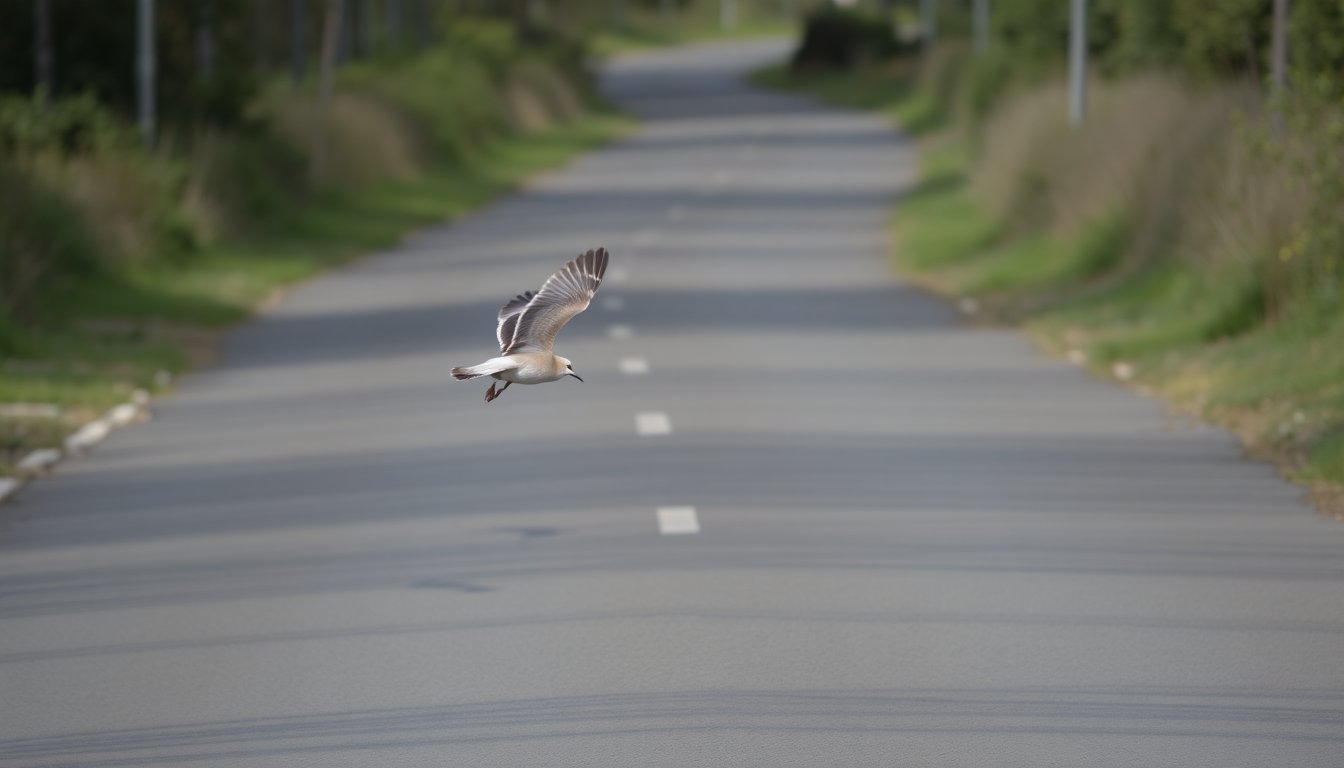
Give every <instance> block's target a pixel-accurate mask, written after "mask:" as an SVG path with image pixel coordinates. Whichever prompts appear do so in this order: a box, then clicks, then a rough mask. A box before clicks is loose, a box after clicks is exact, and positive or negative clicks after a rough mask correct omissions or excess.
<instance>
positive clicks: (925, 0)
mask: <svg viewBox="0 0 1344 768" xmlns="http://www.w3.org/2000/svg"><path fill="white" fill-rule="evenodd" d="M920 26H921V27H922V28H923V29H922V31H923V35H922V38H923V42H924V45H933V42H934V41H935V40H937V39H938V0H920Z"/></svg>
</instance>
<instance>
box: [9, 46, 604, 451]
mask: <svg viewBox="0 0 1344 768" xmlns="http://www.w3.org/2000/svg"><path fill="white" fill-rule="evenodd" d="M470 34H471V35H472V38H471V39H470V40H468V41H464V40H461V39H459V40H455V41H450V42H452V43H456V44H454V45H448V46H444V47H443V48H442V49H439V50H433V51H430V52H426V53H423V54H421V55H419V56H416V57H414V58H408V59H402V60H398V61H386V62H381V63H365V64H357V65H352V66H350V67H347V68H346V69H344V70H343V71H342V72H340V73H339V76H338V80H337V83H338V87H337V92H336V96H335V99H334V101H333V104H332V108H331V111H330V117H329V119H328V120H326V121H325V123H326V125H327V131H328V133H327V142H328V149H327V152H326V160H325V163H324V164H323V165H322V168H321V169H318V168H316V167H315V166H316V164H317V160H316V157H315V152H316V149H315V144H314V136H315V135H316V130H317V126H318V125H319V124H320V122H319V121H318V120H317V119H316V118H317V111H318V106H317V102H316V100H315V99H314V97H313V95H312V89H311V87H309V88H302V89H296V88H294V87H292V86H289V85H286V84H281V83H276V84H274V85H273V86H271V87H270V88H269V89H268V90H267V91H265V92H264V93H263V94H262V95H261V97H260V98H259V99H257V100H256V103H255V104H254V105H253V106H252V109H251V114H250V118H249V121H248V123H247V124H246V125H244V126H240V127H238V128H236V129H234V130H231V131H228V132H213V133H207V132H197V133H196V134H194V135H193V136H191V138H190V141H189V142H186V141H180V140H177V139H174V138H173V137H172V136H169V137H166V140H165V141H164V142H163V144H164V146H163V147H162V148H161V149H160V150H159V151H158V152H155V153H153V154H149V153H145V152H143V151H141V150H140V149H139V147H138V144H137V142H136V141H135V137H134V135H133V134H132V132H131V129H130V127H129V126H125V125H119V124H117V122H116V121H115V120H114V119H113V118H112V117H111V116H109V115H107V114H106V113H103V112H101V110H100V109H99V108H98V107H97V105H93V104H91V103H90V102H71V103H68V104H64V105H62V104H58V105H56V108H55V109H53V110H50V111H49V112H48V114H47V117H45V118H40V119H39V118H36V117H33V115H35V114H37V112H36V111H35V110H33V109H31V104H24V103H23V102H10V103H9V104H7V105H5V106H6V109H7V110H9V113H8V114H7V115H6V117H7V121H6V122H5V126H4V127H5V128H6V129H7V130H8V131H9V133H8V135H9V136H10V137H11V141H13V137H15V136H16V135H17V136H18V137H19V142H23V141H27V142H28V145H27V146H24V145H22V144H20V146H18V147H14V146H11V147H10V148H9V149H10V152H11V154H10V157H9V158H0V159H6V163H5V167H4V168H3V169H0V171H2V172H0V201H3V202H4V204H3V205H0V282H3V283H4V285H3V288H2V289H0V309H2V310H3V311H0V358H3V365H0V404H10V405H13V404H38V405H41V406H55V407H56V411H57V412H56V413H55V414H54V415H52V414H50V413H44V412H43V411H44V410H45V411H49V410H50V409H49V408H45V409H37V410H36V411H34V412H32V413H29V414H26V415H16V414H15V413H13V412H11V413H9V414H7V415H4V416H0V474H5V473H8V472H12V470H13V465H14V463H15V462H16V461H17V460H18V459H19V458H20V457H22V456H23V455H24V454H25V453H26V452H27V451H29V450H31V449H33V448H37V447H43V446H59V445H60V443H61V440H62V439H63V438H64V436H65V435H67V434H68V433H69V432H70V431H71V430H72V429H73V428H74V427H75V426H76V425H78V424H80V423H82V422H84V421H87V420H88V419H89V418H92V417H93V416H96V415H97V414H98V413H100V412H102V411H103V410H104V409H106V408H108V407H109V406H111V405H113V404H115V403H118V402H123V401H125V400H126V399H127V397H128V395H129V393H130V392H131V391H132V390H134V389H137V388H143V389H147V390H150V391H153V390H155V389H156V380H157V382H158V384H159V385H160V386H161V385H162V383H163V382H164V380H165V378H166V377H164V376H163V375H162V374H161V373H160V372H169V373H177V372H180V371H183V370H185V369H188V368H190V367H191V366H193V365H197V364H200V363H201V362H203V361H205V360H208V359H209V356H210V354H211V350H212V348H213V341H214V339H215V338H216V337H217V335H218V333H219V332H220V331H221V330H222V329H224V328H226V327H228V326H230V325H231V324H234V323H236V322H238V321H240V320H242V319H244V318H246V317H247V316H248V315H249V314H251V313H252V312H253V311H254V310H255V309H256V308H257V307H258V306H259V305H261V304H262V303H263V302H264V301H266V300H267V299H268V297H271V296H273V295H275V294H276V292H277V291H278V290H280V289H281V288H283V287H284V286H286V285H288V284H291V283H293V282H295V281H298V280H301V279H303V278H305V277H308V276H310V275H312V274H314V273H316V272H318V271H320V270H322V269H324V268H326V267H329V266H331V265H334V264H339V263H341V262H344V261H347V260H349V259H351V258H353V257H355V256H357V255H359V254H362V253H367V252H369V251H371V250H375V249H377V248H381V247H385V246H388V245H390V244H392V243H394V242H396V241H397V240H398V239H399V237H400V236H401V235H403V234H404V233H405V232H407V231H408V230H410V229H413V228H415V227H418V226H422V225H425V224H429V223H432V222H437V221H441V220H444V219H446V218H451V217H453V216H456V215H460V214H462V213H464V212H466V211H469V210H471V209H473V208H476V207H479V206H480V205H481V204H483V203H484V202H486V201H488V200H489V199H491V198H492V197H493V196H495V195H497V194H499V193H500V192H501V191H503V190H506V189H509V188H510V187H513V186H516V185H517V184H518V183H520V182H521V181H522V180H524V179H526V178H527V177H528V176H530V175H533V174H535V173H537V172H538V171H541V170H543V169H546V168H551V167H554V166H556V165H558V164H560V163H562V162H563V161H565V160H566V159H568V158H570V157H572V156H573V155H575V154H576V153H578V152H580V151H581V150H584V149H587V148H590V147H593V146H595V145H598V144H600V143H602V142H605V141H607V140H610V139H611V138H613V137H615V136H617V135H619V134H621V133H623V132H624V131H626V130H627V129H628V127H629V123H628V121H627V120H626V119H625V118H623V117H621V116H620V115H617V114H616V113H614V112H613V111H611V110H609V109H607V108H605V107H603V106H602V105H600V104H599V103H598V101H597V99H596V97H595V95H594V93H593V92H592V90H591V86H590V83H589V82H588V79H587V76H586V74H585V73H584V72H583V71H582V65H581V62H580V61H579V59H578V56H577V54H576V52H575V51H573V50H569V51H554V52H547V51H540V52H539V51H535V50H533V51H524V50H523V46H521V45H518V44H517V43H516V42H511V41H510V40H509V39H508V35H507V33H506V32H505V30H503V29H502V28H495V29H475V30H471V31H470ZM25 109H26V110H27V112H26V113H25V112H24V110H25ZM44 120H45V121H46V122H43V121H44ZM16 125H17V126H19V127H18V128H15V126H16ZM49 137H50V138H49ZM187 144H189V146H185V145H187Z"/></svg>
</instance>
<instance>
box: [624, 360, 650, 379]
mask: <svg viewBox="0 0 1344 768" xmlns="http://www.w3.org/2000/svg"><path fill="white" fill-rule="evenodd" d="M648 372H649V361H648V360H645V359H644V358H642V357H623V358H621V373H624V374H627V375H630V376H642V375H643V374H646V373H648Z"/></svg>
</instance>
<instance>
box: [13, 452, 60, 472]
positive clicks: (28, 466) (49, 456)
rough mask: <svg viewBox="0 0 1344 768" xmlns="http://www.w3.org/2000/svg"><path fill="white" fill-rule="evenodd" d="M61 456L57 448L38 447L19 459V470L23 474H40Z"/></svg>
mask: <svg viewBox="0 0 1344 768" xmlns="http://www.w3.org/2000/svg"><path fill="white" fill-rule="evenodd" d="M61 456H62V454H61V451H60V449H59V448H38V449H37V450H35V451H32V452H30V453H29V454H28V455H27V456H24V457H23V458H22V459H21V460H20V461H19V464H18V467H19V472H21V473H23V474H25V475H40V474H42V473H43V472H46V471H47V470H48V469H51V467H52V466H54V465H55V464H56V462H58V461H60V460H61Z"/></svg>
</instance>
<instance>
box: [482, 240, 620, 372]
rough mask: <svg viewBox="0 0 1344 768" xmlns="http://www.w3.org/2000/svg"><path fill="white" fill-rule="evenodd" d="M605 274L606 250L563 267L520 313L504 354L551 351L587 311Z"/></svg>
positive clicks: (584, 256) (598, 251)
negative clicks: (557, 337) (568, 326)
mask: <svg viewBox="0 0 1344 768" xmlns="http://www.w3.org/2000/svg"><path fill="white" fill-rule="evenodd" d="M606 271H607V249H605V248H598V249H597V250H595V251H588V252H587V253H584V254H582V255H580V256H578V257H577V258H575V259H573V260H572V261H570V262H569V263H568V264H565V266H563V267H561V268H560V270H559V271H558V272H556V273H555V274H554V275H551V277H550V279H548V280H547V281H546V284H545V285H543V286H541V290H540V291H537V295H536V296H533V297H532V300H531V301H529V302H528V303H527V306H526V307H524V308H523V311H522V312H520V313H518V315H517V316H516V317H517V320H516V321H514V329H513V336H512V338H511V340H510V341H509V344H508V346H507V347H505V348H504V350H503V353H504V354H506V355H510V354H513V353H514V352H518V351H522V350H526V349H533V350H538V351H546V352H549V351H550V350H551V346H552V345H553V344H554V343H555V335H556V334H557V333H559V332H560V329H561V328H563V327H565V323H568V322H569V321H570V320H571V319H572V318H573V317H574V316H575V315H577V314H579V313H580V312H582V311H583V310H585V309H587V308H588V302H590V301H592V299H593V294H594V293H596V292H597V287H598V286H599V285H601V284H602V275H603V274H604V273H606ZM502 330H503V328H502V326H501V331H502Z"/></svg>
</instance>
